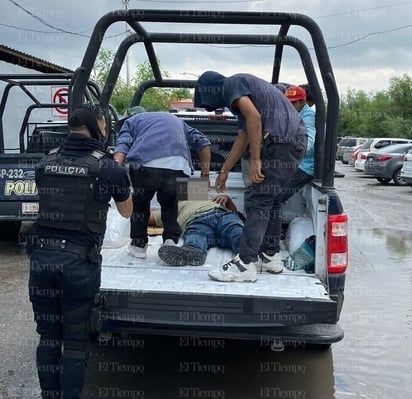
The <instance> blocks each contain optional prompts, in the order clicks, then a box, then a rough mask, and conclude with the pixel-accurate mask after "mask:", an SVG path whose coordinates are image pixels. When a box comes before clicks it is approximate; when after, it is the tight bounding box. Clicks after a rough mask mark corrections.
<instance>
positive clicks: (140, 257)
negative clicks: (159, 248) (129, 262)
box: [127, 248, 147, 259]
mask: <svg viewBox="0 0 412 399" xmlns="http://www.w3.org/2000/svg"><path fill="white" fill-rule="evenodd" d="M127 252H129V254H130V255H132V256H133V257H135V258H137V259H146V257H147V253H146V251H145V252H144V253H141V254H135V253H133V252H132V250H131V249H130V248H127Z"/></svg>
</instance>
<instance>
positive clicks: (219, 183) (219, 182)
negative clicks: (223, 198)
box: [215, 172, 229, 193]
mask: <svg viewBox="0 0 412 399" xmlns="http://www.w3.org/2000/svg"><path fill="white" fill-rule="evenodd" d="M228 176H229V174H228V172H220V173H219V174H218V175H217V177H216V180H215V189H216V191H217V192H218V193H223V192H224V191H226V180H227V178H228Z"/></svg>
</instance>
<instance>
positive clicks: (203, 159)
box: [199, 145, 211, 177]
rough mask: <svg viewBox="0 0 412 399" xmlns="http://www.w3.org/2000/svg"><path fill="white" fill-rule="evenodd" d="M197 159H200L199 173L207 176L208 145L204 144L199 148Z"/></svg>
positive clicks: (208, 169)
mask: <svg viewBox="0 0 412 399" xmlns="http://www.w3.org/2000/svg"><path fill="white" fill-rule="evenodd" d="M199 159H200V173H201V175H202V176H207V177H209V171H210V159H211V153H210V146H209V145H206V146H204V147H202V148H201V149H200V150H199Z"/></svg>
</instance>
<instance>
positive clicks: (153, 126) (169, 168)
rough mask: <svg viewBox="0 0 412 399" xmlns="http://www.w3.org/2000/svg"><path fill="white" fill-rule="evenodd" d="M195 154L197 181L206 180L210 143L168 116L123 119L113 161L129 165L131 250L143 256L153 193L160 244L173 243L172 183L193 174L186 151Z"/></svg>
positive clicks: (174, 208) (176, 229)
mask: <svg viewBox="0 0 412 399" xmlns="http://www.w3.org/2000/svg"><path fill="white" fill-rule="evenodd" d="M191 148H192V149H194V150H195V151H197V152H198V154H199V159H200V165H201V177H205V178H209V167H210V156H211V155H210V141H209V140H208V138H207V137H206V136H205V135H204V134H203V133H201V132H200V131H199V130H197V129H194V128H192V127H190V126H189V125H188V124H186V123H185V122H184V121H183V120H181V119H179V118H178V117H177V116H175V115H173V114H170V113H168V112H144V113H139V114H136V115H134V116H131V117H130V118H128V119H126V120H125V121H124V123H123V125H122V127H121V129H120V132H119V135H118V136H117V140H116V147H115V154H114V159H115V160H116V161H117V162H119V163H120V164H123V163H124V162H125V161H127V162H128V163H129V166H130V168H129V172H130V179H131V181H132V185H133V215H132V218H131V227H130V238H131V243H130V245H129V252H130V253H131V254H132V255H133V256H135V257H137V258H146V249H147V243H148V236H147V225H148V221H149V216H150V202H151V200H152V198H153V196H154V195H155V193H156V194H157V200H158V202H159V204H160V207H161V218H162V222H163V225H164V231H163V244H166V245H175V244H177V242H178V240H179V237H180V234H181V232H182V231H181V228H180V227H179V224H178V223H177V213H178V208H177V191H176V187H177V184H176V179H177V178H178V177H188V176H190V175H191V174H192V162H191V154H190V149H191Z"/></svg>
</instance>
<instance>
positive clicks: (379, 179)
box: [376, 177, 392, 184]
mask: <svg viewBox="0 0 412 399" xmlns="http://www.w3.org/2000/svg"><path fill="white" fill-rule="evenodd" d="M376 180H377V181H378V182H379V183H382V184H388V183H389V182H390V181H391V180H392V179H388V178H387V177H377V178H376Z"/></svg>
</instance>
